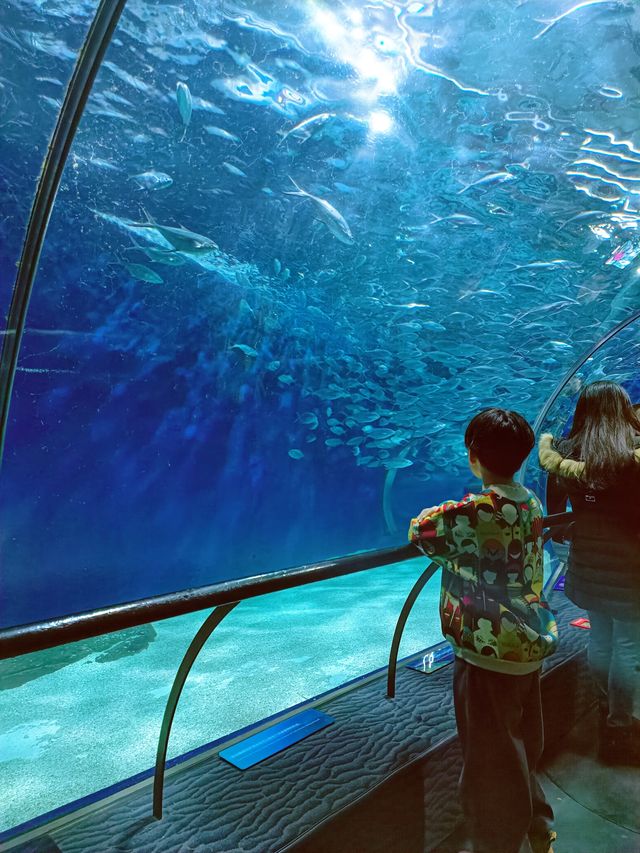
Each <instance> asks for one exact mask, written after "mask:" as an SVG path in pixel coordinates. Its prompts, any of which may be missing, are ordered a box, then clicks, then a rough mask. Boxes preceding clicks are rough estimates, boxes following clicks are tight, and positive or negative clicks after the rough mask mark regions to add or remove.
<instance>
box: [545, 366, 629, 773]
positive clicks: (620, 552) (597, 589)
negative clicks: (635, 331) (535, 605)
mask: <svg viewBox="0 0 640 853" xmlns="http://www.w3.org/2000/svg"><path fill="white" fill-rule="evenodd" d="M539 458H540V464H541V465H542V467H543V468H544V469H546V470H547V471H548V472H549V475H550V476H549V479H548V481H547V511H548V512H549V513H555V512H564V511H565V510H566V507H567V501H568V500H570V501H571V508H572V510H573V513H574V521H573V529H572V534H571V547H570V550H569V560H568V568H567V575H566V580H565V592H566V594H567V596H568V597H569V598H570V599H571V601H573V602H574V603H575V604H577V605H578V607H581V608H583V609H584V610H586V611H587V612H588V614H589V620H590V622H591V630H590V639H589V665H590V669H591V671H592V673H593V676H594V679H595V682H596V686H597V690H598V696H599V709H600V743H599V757H600V759H601V760H602V761H604V762H606V763H611V764H635V765H638V764H640V723H638V721H637V720H634V718H633V697H634V688H635V682H636V679H637V677H638V674H637V673H638V663H639V659H640V654H639V648H640V418H639V417H638V415H637V414H636V412H635V411H634V407H633V406H632V404H631V401H630V399H629V396H628V394H627V392H626V391H625V390H624V388H622V387H621V386H620V385H617V384H616V383H615V382H593V383H591V384H590V385H586V386H585V387H584V388H583V389H582V392H581V394H580V397H579V398H578V403H577V406H576V411H575V415H574V419H573V425H572V427H571V431H570V433H569V435H568V436H567V437H566V438H562V439H554V438H553V436H552V435H550V434H546V435H543V436H542V437H541V439H540V445H539Z"/></svg>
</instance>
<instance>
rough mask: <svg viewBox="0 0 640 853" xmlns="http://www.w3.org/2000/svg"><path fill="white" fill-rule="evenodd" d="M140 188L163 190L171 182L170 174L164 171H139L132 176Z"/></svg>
mask: <svg viewBox="0 0 640 853" xmlns="http://www.w3.org/2000/svg"><path fill="white" fill-rule="evenodd" d="M131 180H133V181H135V182H136V184H137V185H138V186H139V187H140V189H141V190H164V189H166V188H167V187H170V186H171V184H172V183H173V178H172V177H171V175H167V173H166V172H154V171H148V172H141V173H140V174H139V175H134V176H133V177H132V179H131Z"/></svg>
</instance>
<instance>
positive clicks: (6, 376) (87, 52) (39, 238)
mask: <svg viewBox="0 0 640 853" xmlns="http://www.w3.org/2000/svg"><path fill="white" fill-rule="evenodd" d="M125 3H126V0H101V2H100V6H99V7H98V11H97V12H96V14H95V17H94V19H93V21H92V23H91V26H90V28H89V32H88V33H87V37H86V38H85V41H84V44H83V45H82V48H81V49H80V52H79V54H78V59H77V62H76V65H75V68H74V69H73V74H72V76H71V80H70V81H69V85H68V87H67V91H66V94H65V97H64V102H63V104H62V108H61V109H60V113H59V114H58V120H57V122H56V126H55V128H54V131H53V134H52V135H51V141H50V142H49V148H48V151H47V156H46V158H45V161H44V165H43V167H42V172H41V174H40V180H39V181H38V188H37V190H36V194H35V197H34V199H33V205H32V207H31V214H30V216H29V224H28V226H27V232H26V236H25V238H24V243H23V245H22V254H21V256H20V262H19V264H18V272H17V275H16V280H15V284H14V287H13V294H12V296H11V305H10V307H9V314H8V316H7V326H6V332H5V335H4V337H3V343H2V353H1V354H0V464H1V462H2V453H3V449H4V439H5V435H6V431H7V421H8V418H9V405H10V402H11V392H12V390H13V382H14V379H15V374H16V367H17V365H18V355H19V351H20V343H21V341H22V334H23V332H24V326H25V321H26V316H27V309H28V307H29V300H30V298H31V291H32V290H33V282H34V279H35V275H36V271H37V269H38V261H39V260H40V253H41V251H42V245H43V243H44V238H45V235H46V233H47V227H48V225H49V219H50V217H51V211H52V210H53V204H54V202H55V199H56V195H57V193H58V188H59V186H60V181H61V179H62V173H63V171H64V167H65V164H66V162H67V157H68V155H69V151H70V149H71V145H72V143H73V140H74V137H75V133H76V130H77V128H78V124H79V123H80V119H81V118H82V113H83V112H84V107H85V104H86V102H87V98H88V97H89V93H90V92H91V87H92V86H93V81H94V80H95V77H96V74H97V73H98V70H99V68H100V64H101V63H102V59H103V57H104V54H105V52H106V50H107V47H108V46H109V42H110V41H111V36H112V35H113V31H114V30H115V28H116V26H117V24H118V21H119V19H120V15H121V14H122V10H123V9H124V5H125Z"/></svg>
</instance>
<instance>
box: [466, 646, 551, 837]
mask: <svg viewBox="0 0 640 853" xmlns="http://www.w3.org/2000/svg"><path fill="white" fill-rule="evenodd" d="M453 695H454V704H455V710H456V720H457V723H458V737H459V740H460V745H461V747H462V757H463V769H462V774H461V776H460V799H461V805H462V810H463V812H464V816H465V820H466V825H467V833H468V835H469V840H470V841H471V842H472V843H473V845H474V846H473V850H474V851H477V853H518V850H519V849H520V845H521V844H522V842H523V841H524V839H525V837H526V836H527V834H529V835H530V836H531V837H532V838H534V837H538V838H544V837H545V836H546V834H547V832H548V831H549V830H550V829H551V827H552V825H553V811H552V809H551V806H550V805H549V803H548V802H547V800H546V798H545V796H544V793H543V791H542V788H541V787H540V784H539V782H538V780H537V779H536V776H535V768H536V765H537V763H538V759H539V758H540V755H541V754H542V747H543V742H544V741H543V728H542V705H541V701H540V670H536V671H535V672H533V673H530V674H528V675H505V674H503V673H501V672H500V673H499V672H492V671H490V670H487V669H482V668H481V667H478V666H474V665H473V664H470V663H467V662H466V661H464V660H461V659H460V658H456V661H455V671H454V675H453Z"/></svg>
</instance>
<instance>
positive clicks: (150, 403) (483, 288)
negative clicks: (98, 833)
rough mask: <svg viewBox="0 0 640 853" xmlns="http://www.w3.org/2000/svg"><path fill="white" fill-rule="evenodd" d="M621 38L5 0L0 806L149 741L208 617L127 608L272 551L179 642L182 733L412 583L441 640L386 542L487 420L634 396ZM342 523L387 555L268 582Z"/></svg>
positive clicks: (385, 619) (618, 25) (11, 817)
mask: <svg viewBox="0 0 640 853" xmlns="http://www.w3.org/2000/svg"><path fill="white" fill-rule="evenodd" d="M540 18H545V21H544V22H543V23H541V22H540V21H539V19H540ZM638 30H640V26H639V24H638V10H636V9H635V8H633V7H630V6H629V5H626V4H620V3H615V2H611V3H610V2H597V3H591V4H577V5H575V4H573V5H572V4H571V3H567V4H566V5H565V6H563V7H562V8H560V6H558V8H557V9H554V10H553V14H551V15H550V13H549V8H548V4H543V3H542V2H540V0H531V2H529V3H527V4H518V5H517V6H516V5H515V4H511V3H507V2H504V3H502V2H500V3H497V4H496V6H495V8H494V7H493V6H492V7H491V8H488V7H487V5H486V4H485V3H482V2H480V0H472V2H469V3H464V4H463V3H458V2H453V0H452V2H426V3H393V2H390V0H389V2H387V0H380V2H375V3H369V4H361V3H359V2H356V3H350V4H346V3H345V4H342V3H339V4H328V3H307V2H305V1H304V0H303V2H300V3H298V4H293V5H292V4H279V3H266V2H262V0H251V2H242V3H240V4H239V5H238V7H237V8H235V7H234V10H230V9H229V8H227V7H226V6H225V4H218V3H214V4H213V5H209V6H208V7H207V8H204V7H203V6H202V4H199V3H197V2H190V0H189V2H187V3H186V4H182V8H181V9H180V10H178V9H177V8H173V7H164V6H163V7H158V8H157V9H154V10H153V14H152V12H151V10H150V8H149V7H148V6H147V5H146V4H145V3H142V2H140V0H129V2H128V3H126V5H125V3H124V2H123V1H122V0H119V2H102V3H100V4H98V3H95V2H90V3H71V4H69V3H66V2H65V3H62V2H59V0H54V2H53V3H50V4H48V5H47V6H46V7H44V6H42V5H41V4H36V3H30V2H27V3H22V2H14V0H9V2H8V3H6V4H5V6H4V7H3V9H2V12H1V13H0V40H1V41H2V44H3V48H5V49H3V51H2V56H1V57H0V104H1V105H2V115H3V120H2V128H1V131H0V154H1V155H2V156H1V157H0V164H1V165H0V198H1V199H2V213H1V214H0V269H1V270H2V272H3V275H2V279H3V280H4V281H5V282H7V283H8V282H13V281H14V278H15V286H14V287H13V290H11V288H10V287H9V286H8V285H7V286H5V288H4V289H3V294H0V305H1V306H2V310H3V313H4V318H5V331H4V334H3V340H2V356H1V359H0V405H1V413H0V426H1V430H2V441H3V445H4V454H3V457H4V458H3V466H2V471H1V472H0V529H1V530H2V543H1V546H0V547H1V548H2V577H1V579H0V583H1V586H2V593H1V596H2V597H1V604H0V630H1V631H2V637H0V642H2V643H5V642H6V644H7V645H6V648H7V649H12V650H13V652H11V651H10V652H9V654H10V655H13V653H14V652H17V651H18V650H19V648H18V645H17V644H18V643H19V642H23V641H24V642H25V643H31V644H32V645H31V646H30V647H29V648H27V646H25V647H24V648H23V649H22V651H27V652H28V653H27V654H25V655H24V656H22V655H21V656H20V657H13V659H7V660H6V661H3V662H2V663H1V664H0V687H1V688H2V689H1V690H0V773H1V774H2V775H3V777H4V778H5V780H6V784H5V785H3V786H2V787H3V791H2V792H0V804H1V805H0V812H1V813H2V814H3V821H4V823H3V824H2V825H1V826H0V832H12V830H14V829H15V827H16V826H18V825H20V824H25V823H27V822H29V821H31V820H38V818H40V817H41V816H42V815H43V814H44V813H46V812H50V811H52V810H54V809H57V808H65V807H67V806H68V804H69V803H70V802H74V801H78V800H80V799H81V798H83V797H85V796H89V797H90V796H93V795H94V794H95V792H97V791H99V790H103V789H110V786H113V785H118V784H120V783H122V781H123V780H125V779H131V778H136V774H139V773H145V772H148V770H149V768H151V767H152V765H153V755H154V751H155V748H156V744H157V738H158V733H159V731H160V728H161V719H162V713H163V709H164V707H165V705H166V701H167V698H168V690H169V685H170V682H171V679H172V678H173V675H174V673H175V672H176V670H177V669H178V667H179V663H180V659H181V658H182V656H183V655H184V653H185V649H186V648H187V647H188V645H189V642H190V641H191V639H192V637H193V636H194V634H195V633H196V631H197V627H198V624H199V623H200V622H201V621H202V620H203V619H204V615H203V614H199V613H195V612H193V608H192V607H191V604H193V603H194V602H193V601H191V602H189V600H188V599H189V596H188V595H186V596H185V598H184V599H183V609H181V610H175V611H172V612H173V613H174V614H178V613H180V614H182V615H180V616H177V615H174V618H168V619H166V620H163V621H154V623H153V625H152V624H150V623H149V620H147V621H144V617H143V615H142V609H141V610H140V612H139V613H138V616H137V617H136V620H135V621H126V620H127V619H128V617H126V618H125V621H118V620H120V618H121V617H122V616H123V614H126V613H127V610H128V609H129V612H131V608H132V607H133V609H135V605H136V603H139V602H141V601H147V600H150V599H152V598H158V599H159V598H162V597H164V598H165V601H167V602H169V601H172V603H171V604H170V605H168V606H169V607H172V606H173V603H175V601H174V600H173V599H172V596H173V595H174V593H175V591H176V590H191V591H194V592H195V594H196V595H197V594H198V592H197V591H198V590H201V589H202V588H203V587H205V586H208V587H210V588H211V589H214V588H216V587H220V586H221V585H223V584H225V583H228V584H230V585H231V586H233V585H234V584H236V583H238V584H242V581H243V580H246V581H247V584H248V585H250V584H251V582H252V581H253V579H254V578H255V576H256V575H259V576H262V575H263V574H265V575H266V576H268V577H270V578H271V580H270V581H269V583H271V584H272V586H270V587H268V589H270V590H271V592H270V594H269V595H266V596H264V598H258V597H254V598H252V599H251V600H250V601H246V602H244V603H243V608H245V607H246V613H245V615H243V614H242V613H241V610H242V609H243V608H239V609H238V610H237V611H236V612H234V613H233V614H232V615H231V616H230V618H229V620H228V622H227V620H225V623H224V624H222V625H220V627H219V629H217V630H216V638H215V640H214V641H213V643H212V645H211V648H209V647H205V648H203V650H202V655H201V656H200V657H199V659H198V661H196V662H195V663H194V666H193V671H192V674H191V676H190V679H189V680H188V681H187V682H186V685H185V690H184V695H183V696H182V699H181V705H180V709H179V711H178V714H179V715H181V714H183V713H184V718H181V719H183V720H184V722H180V724H179V725H177V726H176V731H175V732H174V735H173V736H172V743H171V749H172V750H173V752H171V753H170V763H171V760H172V759H174V758H177V757H179V756H185V755H187V754H190V753H191V752H192V751H193V750H197V749H199V748H200V747H202V745H203V744H205V743H208V742H210V741H216V742H218V741H222V739H224V738H225V737H228V736H229V735H231V734H233V733H237V732H239V731H242V730H244V729H245V728H246V727H250V726H252V725H255V724H259V723H260V722H261V721H262V720H263V719H265V718H267V717H270V716H273V715H277V714H278V713H281V712H282V711H284V710H285V709H287V708H291V707H294V706H296V705H297V704H298V703H300V702H302V701H303V699H305V700H307V699H310V698H312V697H314V696H318V695H320V694H324V693H325V691H330V690H333V689H338V688H339V687H340V685H341V684H343V683H344V682H347V681H350V680H352V679H354V678H357V677H359V676H362V675H364V674H365V673H371V672H374V671H378V670H379V669H380V668H382V667H384V666H385V665H386V663H387V659H388V654H389V647H390V644H391V643H392V640H393V634H394V627H395V626H396V622H397V620H398V617H399V614H401V613H403V616H406V617H407V619H408V621H407V629H406V635H405V637H404V640H403V642H402V646H401V647H400V646H399V641H400V638H399V635H398V636H397V637H396V639H397V642H396V643H394V648H395V653H394V654H395V657H397V656H398V655H399V656H401V657H406V656H408V655H411V654H414V653H417V652H420V651H422V650H423V649H425V648H427V647H429V646H431V645H432V644H433V643H435V642H437V641H438V639H439V632H438V627H437V624H436V621H437V619H436V616H437V614H436V612H435V609H436V608H435V601H436V599H437V592H438V591H437V580H436V579H434V581H433V582H431V583H426V580H425V579H424V575H423V574H422V575H421V573H424V571H425V562H424V559H417V560H415V561H413V562H411V561H410V560H402V561H400V556H399V555H400V552H401V551H402V555H403V556H408V553H409V551H408V550H407V549H406V548H405V546H399V545H398V543H399V541H401V539H402V536H403V535H404V528H405V526H406V520H407V519H408V517H409V516H410V514H411V512H413V510H414V509H415V507H416V506H418V505H427V504H428V503H433V502H436V501H438V500H439V499H440V498H441V497H442V496H443V495H445V494H447V495H448V494H449V493H451V492H455V491H460V490H462V489H463V487H464V484H465V483H466V482H468V473H467V471H466V462H465V454H464V447H463V443H462V432H463V425H464V423H465V422H466V421H467V420H468V417H469V415H470V414H472V413H474V412H475V411H477V410H478V409H480V408H482V407H483V406H486V405H490V404H496V405H504V406H509V407H513V408H515V409H518V410H519V411H522V412H523V414H525V415H526V416H527V417H528V418H529V419H530V420H531V421H532V422H533V421H534V420H535V423H536V430H537V431H543V430H552V431H555V430H558V429H562V428H564V426H565V425H566V423H567V420H568V417H569V415H570V412H571V410H572V406H573V404H574V402H575V398H576V395H577V393H578V391H579V388H580V387H581V385H582V384H583V383H585V382H588V381H591V380H593V379H597V378H602V377H606V378H612V379H615V380H616V381H620V382H622V383H623V384H624V385H625V387H627V388H628V389H629V391H630V393H631V394H632V396H634V399H638V400H640V377H639V375H638V369H637V366H638V363H639V356H640V335H639V332H640V322H639V319H640V288H639V285H638V282H639V281H640V277H638V273H637V263H638V261H637V256H638V252H637V251H636V249H637V246H638V245H640V243H639V242H638V240H637V229H638V222H640V212H638V202H637V196H638V188H637V181H638V175H639V174H640V173H638V166H639V165H640V139H638V138H636V136H635V135H634V132H632V131H630V130H629V127H630V125H629V120H628V116H629V114H630V112H629V111H630V104H631V103H632V100H633V98H634V96H635V95H634V93H635V92H636V91H637V85H638V84H637V79H636V76H635V75H634V72H633V69H635V68H636V66H637V61H636V47H635V40H634V33H637V31H638ZM614 45H615V49H614ZM587 55H588V56H590V57H591V60H590V61H589V62H586V60H585V56H587ZM541 69H545V70H544V71H541ZM43 163H44V165H42V164H43ZM41 167H42V168H41ZM58 190H59V191H58ZM54 201H55V204H54ZM30 211H31V212H30ZM47 226H48V230H47ZM25 236H26V239H25ZM16 264H17V265H18V268H17V275H16ZM522 476H523V479H524V480H525V481H526V483H527V485H531V486H532V487H534V488H536V489H537V490H538V491H539V492H541V491H542V486H543V481H542V475H541V472H540V471H539V470H538V467H537V464H536V463H535V462H534V461H533V460H530V462H529V464H528V465H527V467H526V469H525V471H523V475H522ZM383 549H384V550H386V549H388V552H389V554H390V555H391V554H392V553H393V552H395V551H397V555H396V559H395V560H393V561H391V557H389V560H387V565H386V567H385V565H384V563H383V562H379V563H375V560H376V557H374V556H373V554H374V553H377V552H379V551H381V550H383ZM403 549H404V550H403ZM356 552H358V553H357V557H356V558H354V559H362V561H363V562H362V563H361V565H362V566H364V565H365V562H366V561H367V560H368V561H369V562H370V564H371V566H373V565H374V564H375V565H377V566H378V568H375V569H372V570H371V571H367V572H358V573H353V574H346V573H345V574H344V575H343V576H342V577H338V576H335V577H332V578H329V575H327V576H326V578H325V580H323V581H322V583H318V584H313V585H308V586H307V585H305V586H304V587H301V588H300V589H298V590H297V591H295V590H294V589H293V588H292V589H290V590H287V589H286V588H285V587H286V585H287V578H284V577H282V579H281V580H278V577H279V576H284V575H286V574H287V573H286V572H284V571H283V569H282V567H283V566H299V567H303V568H304V567H307V568H311V567H313V566H316V565H317V564H318V563H324V562H326V563H336V562H339V561H340V559H341V558H340V557H338V558H337V559H335V558H336V555H343V554H354V553H356ZM360 552H368V553H362V554H360ZM557 568H558V567H557V566H556V565H555V563H553V560H552V558H551V562H550V564H549V572H550V574H553V572H554V571H557ZM310 576H311V575H308V577H310ZM421 576H422V578H423V580H422V581H421V580H420V578H421ZM318 577H319V576H318ZM420 583H422V584H423V585H424V589H423V587H422V586H419V585H420ZM416 585H418V586H419V590H422V589H423V591H422V596H421V597H420V599H419V600H418V601H416V605H415V609H414V611H413V615H412V616H411V617H409V610H410V607H407V608H405V610H404V612H403V603H404V602H406V601H407V597H408V596H409V595H410V593H411V591H412V589H413V590H415V589H416V588H417V587H416ZM218 591H219V590H218ZM212 594H213V593H212ZM216 594H217V593H216ZM558 594H559V593H558ZM415 599H417V593H415V595H414V599H413V600H415ZM230 602H231V599H227V603H230ZM218 603H219V602H217V601H209V600H206V601H205V600H204V599H203V601H202V607H208V606H213V605H215V604H218ZM97 611H102V612H103V614H104V618H105V622H104V626H105V628H106V632H100V634H99V635H98V634H96V633H95V632H94V630H93V629H94V628H95V625H96V624H97V623H96V622H94V621H93V620H94V617H95V615H96V612H97ZM167 612H168V611H167ZM77 614H89V616H88V617H87V619H88V621H87V622H86V623H85V627H84V628H82V624H83V619H82V618H78V619H76V620H75V621H74V615H77ZM345 614H349V615H345ZM156 618H157V614H156V615H155V616H154V617H153V619H156ZM109 620H112V621H109ZM53 622H55V623H56V628H55V630H56V631H58V632H59V633H58V638H59V642H60V645H59V646H57V647H55V648H47V646H48V641H45V640H44V639H43V637H44V633H43V632H40V637H36V634H37V633H38V632H36V631H31V632H30V629H29V628H28V627H25V626H29V625H33V624H39V625H41V626H45V625H47V626H48V628H53V625H52V624H51V623H53ZM107 626H108V627H107ZM118 629H123V633H113V632H115V631H117V630H118ZM125 629H126V630H125ZM74 632H75V633H74ZM48 636H49V639H51V637H52V636H53V634H49V635H48ZM20 637H22V639H20ZM236 643H237V644H238V648H243V649H246V652H243V658H242V659H241V660H239V661H237V665H236V664H235V663H234V664H232V663H231V661H236V656H235V655H234V654H233V652H232V649H233V647H234V645H235V644H236ZM243 644H246V645H243ZM214 646H216V647H217V648H216V649H214V648H213V647H214ZM36 649H39V651H36ZM393 657H394V655H392V658H393ZM256 660H260V661H261V663H260V665H259V666H257V665H256V664H255V661H256ZM267 661H268V663H267ZM276 661H279V665H280V666H281V668H282V670H281V675H279V676H274V672H273V671H271V670H270V667H272V666H275V665H276ZM392 669H393V664H392V665H391V667H390V669H389V675H390V674H391V671H392ZM214 672H215V673H216V675H215V677H214V678H213V679H212V678H211V673H214ZM169 673H170V674H169ZM434 677H436V676H434ZM438 677H440V676H438ZM214 680H217V681H218V682H219V683H220V684H221V685H224V694H223V695H224V696H225V697H226V698H225V699H224V700H223V701H224V702H225V703H226V704H227V705H228V707H227V708H226V709H225V710H224V712H222V711H221V714H220V715H219V714H218V712H217V711H216V712H215V714H213V716H215V717H216V720H215V723H213V722H212V721H211V713H210V707H211V705H212V702H213V700H214V699H215V698H216V696H215V694H214V693H213V692H212V691H213V689H214V688H213V681H214ZM118 684H126V685H127V688H128V695H129V696H130V697H131V704H130V705H127V706H125V705H123V704H122V701H121V700H120V702H119V700H118V698H117V697H118V690H117V689H115V686H116V685H118ZM274 684H275V685H276V686H275V687H274V686H273V685H274ZM207 685H208V686H207ZM183 705H184V711H183ZM217 707H218V706H216V708H217ZM124 713H126V714H127V718H128V719H129V720H130V725H128V726H127V727H126V728H127V729H128V731H122V726H121V720H122V716H123V714H124ZM98 714H99V715H100V718H101V721H102V730H101V731H100V732H97V733H96V738H95V741H94V742H92V743H91V745H90V746H89V745H88V742H87V739H85V738H78V739H76V740H74V741H73V742H72V741H70V740H69V733H70V732H73V731H81V732H84V731H86V730H88V729H91V728H92V726H93V721H95V719H96V716H97V715H98ZM329 728H331V727H329ZM327 736H328V735H327ZM63 755H64V756H65V758H64V759H62V758H61V756H63ZM25 780H26V781H25ZM13 837H15V832H14V833H13Z"/></svg>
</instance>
